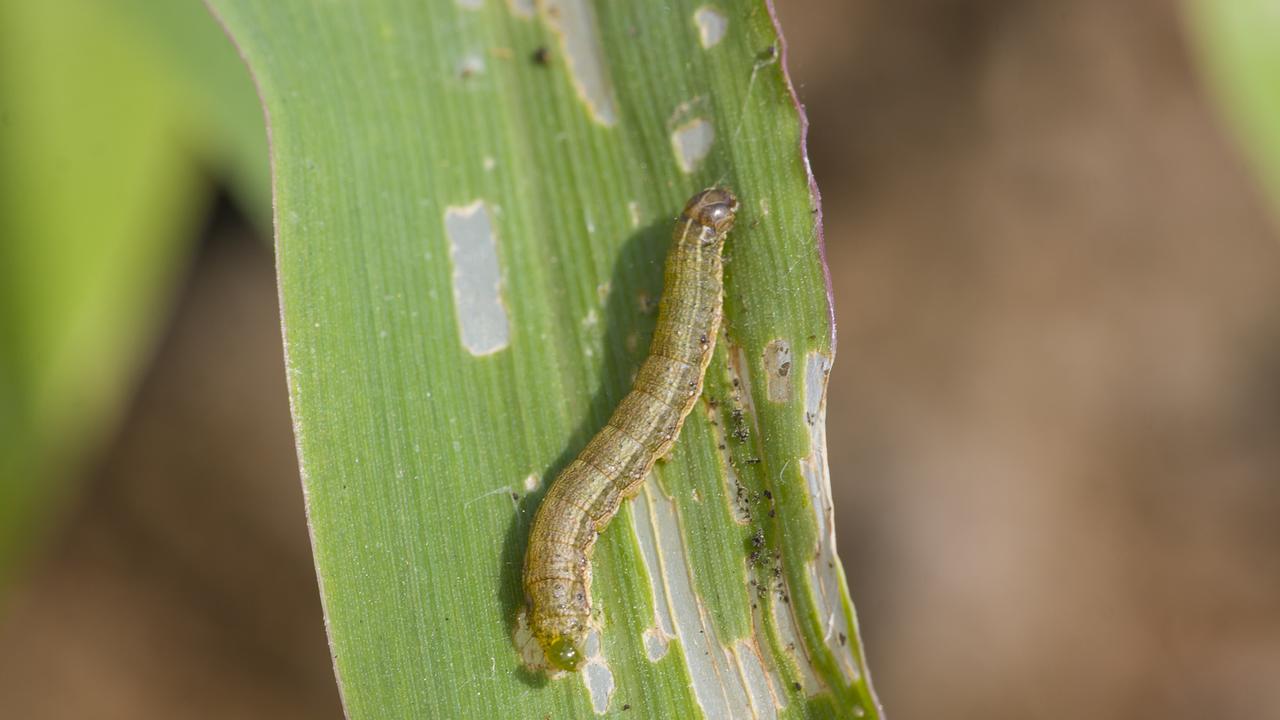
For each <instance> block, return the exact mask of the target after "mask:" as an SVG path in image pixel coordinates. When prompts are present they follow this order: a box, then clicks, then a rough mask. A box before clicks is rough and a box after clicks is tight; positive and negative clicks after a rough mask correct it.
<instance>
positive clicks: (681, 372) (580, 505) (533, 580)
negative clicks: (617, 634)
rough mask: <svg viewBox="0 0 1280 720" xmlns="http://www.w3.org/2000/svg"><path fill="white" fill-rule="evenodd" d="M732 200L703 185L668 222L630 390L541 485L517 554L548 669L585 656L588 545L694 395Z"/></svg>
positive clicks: (711, 335)
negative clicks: (547, 484) (658, 290)
mask: <svg viewBox="0 0 1280 720" xmlns="http://www.w3.org/2000/svg"><path fill="white" fill-rule="evenodd" d="M737 210H738V201H737V198H735V197H734V196H733V193H732V192H730V191H729V190H727V189H725V188H708V189H707V190H703V191H702V192H700V193H698V194H697V195H694V196H693V197H692V198H690V200H689V202H688V203H687V204H686V205H685V208H684V212H682V213H681V214H680V219H679V220H678V221H676V228H675V233H674V237H673V238H672V243H671V249H670V250H669V251H668V252H667V261H666V266H665V268H664V271H663V291H662V300H661V301H660V303H659V305H658V324H657V327H655V328H654V331H653V342H652V343H651V344H650V346H649V356H648V357H647V358H645V361H644V363H643V364H642V365H641V366H640V370H639V372H637V373H636V379H635V383H634V385H633V386H632V388H631V392H630V393H628V394H627V396H626V397H625V398H623V399H622V402H621V403H619V404H618V407H617V409H616V410H614V412H613V415H612V417H610V418H609V422H608V423H606V424H605V426H604V427H603V428H601V429H600V432H598V433H596V436H595V437H594V438H592V439H591V442H589V443H587V447H586V448H585V449H584V450H583V451H582V453H581V454H579V455H578V457H577V459H575V460H574V461H573V462H571V463H569V465H568V467H566V468H565V469H564V470H563V471H562V472H561V473H560V475H559V476H557V477H556V479H555V482H553V483H552V484H551V489H550V490H548V491H547V494H546V497H544V498H543V500H542V504H541V505H540V506H539V507H538V512H537V514H536V515H535V516H534V518H533V528H532V530H530V532H529V547H528V550H527V551H526V552H525V557H524V593H525V602H526V604H527V608H526V613H527V616H526V619H527V622H528V624H529V629H530V631H531V633H532V635H533V638H534V639H535V640H537V642H538V644H539V645H540V646H541V648H542V651H543V653H544V654H545V655H546V659H547V661H548V662H549V663H550V665H551V666H552V667H554V668H558V669H560V670H568V671H574V670H577V669H578V668H579V667H581V665H582V662H583V660H584V653H583V642H584V640H585V639H586V635H587V628H588V621H589V619H590V616H591V551H592V548H593V546H594V545H595V542H596V536H597V535H599V534H600V533H601V532H603V531H604V529H605V526H607V525H608V524H609V521H610V520H611V519H612V518H613V516H614V514H615V513H617V512H618V507H619V505H620V504H621V503H622V500H623V499H624V498H628V497H631V496H633V495H635V494H636V492H638V491H639V489H640V484H641V483H642V482H644V479H645V476H646V475H648V474H649V470H650V469H651V468H652V467H653V463H654V461H655V460H656V459H657V458H659V457H662V456H663V455H665V454H666V453H667V451H669V450H670V449H671V446H672V445H673V444H674V443H675V441H676V438H677V436H679V434H680V426H681V425H683V424H684V419H685V417H686V416H687V415H688V414H689V411H690V410H692V409H693V405H694V403H695V402H697V400H698V395H699V394H700V393H701V392H702V377H703V375H704V374H705V372H706V369H707V363H709V362H710V361H711V352H712V350H713V349H714V348H715V342H716V331H717V330H718V329H719V327H720V308H721V303H722V299H723V285H722V278H723V265H722V263H721V256H720V254H721V250H722V249H723V247H724V239H725V236H726V235H727V234H728V232H729V230H730V228H732V227H733V220H734V215H735V214H736V213H737Z"/></svg>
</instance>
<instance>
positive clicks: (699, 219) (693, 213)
mask: <svg viewBox="0 0 1280 720" xmlns="http://www.w3.org/2000/svg"><path fill="white" fill-rule="evenodd" d="M737 213H738V198H736V197H734V195H733V192H732V191H731V190H729V189H728V188H722V187H712V188H707V189H706V190H703V191H702V192H700V193H698V194H697V195H694V196H693V198H691V199H690V200H689V204H687V205H685V207H684V215H685V217H687V218H689V219H691V220H693V221H694V222H696V223H698V224H699V225H701V226H703V227H705V228H709V229H711V230H712V231H713V234H712V237H713V238H714V239H716V240H718V239H721V238H723V237H724V235H725V233H727V232H729V230H730V229H731V228H732V227H733V219H734V216H735V215H737Z"/></svg>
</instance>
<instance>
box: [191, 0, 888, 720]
mask: <svg viewBox="0 0 1280 720" xmlns="http://www.w3.org/2000/svg"><path fill="white" fill-rule="evenodd" d="M211 5H212V7H213V9H214V11H215V14H216V15H217V16H218V17H219V18H220V19H221V21H222V22H223V23H224V24H225V26H226V27H227V29H228V31H229V33H230V34H231V36H232V37H233V38H234V40H235V41H236V43H237V45H238V46H239V47H240V49H241V51H242V52H243V54H244V56H245V59H246V61H247V63H248V65H249V67H250V69H251V71H252V72H253V74H254V76H255V80H256V82H257V85H258V87H259V89H260V92H261V95H262V99H263V102H264V105H265V109H266V113H267V116H268V124H269V130H270V134H271V137H272V149H271V152H272V161H273V168H274V173H275V176H274V188H275V212H276V240H277V253H278V266H279V273H280V276H279V281H280V289H281V299H282V304H283V322H284V329H285V342H286V350H287V367H288V375H289V382H290V392H291V398H292V405H293V415H294V422H295V431H296V434H297V440H298V449H299V457H300V461H301V466H302V472H303V482H304V484H305V488H306V496H307V504H308V516H309V521H310V526H311V532H312V535H313V542H314V549H315V559H316V566H317V571H318V575H319V579H320V584H321V592H322V595H323V600H324V605H325V611H326V615H327V620H328V625H329V627H328V629H329V636H330V640H331V644H332V649H333V653H334V663H335V667H336V669H337V672H338V676H339V683H340V686H341V690H342V695H343V700H344V703H345V705H346V709H347V712H348V715H349V716H350V717H352V718H423V717H460V718H463V717H465V718H473V717H529V718H542V717H555V718H563V717H578V716H581V717H592V716H594V715H595V714H610V715H619V716H623V717H653V718H673V717H679V718H687V717H698V716H699V715H700V714H701V715H702V716H706V717H715V718H719V717H752V716H754V717H877V716H878V715H879V708H878V707H877V705H876V703H875V700H874V696H873V694H872V691H871V688H870V684H869V682H868V677H867V673H866V668H865V667H864V663H863V661H862V658H861V652H860V649H859V640H858V635H857V631H856V624H855V620H854V616H853V610H852V606H851V605H850V603H849V600H848V595H847V591H846V589H845V585H844V577H843V572H842V570H841V568H840V565H839V561H838V559H837V558H836V556H835V544H834V537H833V534H832V532H833V530H832V522H831V516H830V512H831V505H830V499H829V489H828V484H827V478H826V461H825V447H824V442H825V437H824V432H823V423H824V419H823V414H824V398H825V388H826V377H827V370H828V368H829V367H830V363H831V358H832V354H833V351H834V344H835V338H834V327H833V325H832V322H831V306H830V300H829V296H828V293H827V289H826V287H825V280H824V266H823V259H822V254H821V240H820V237H819V231H820V230H819V228H820V225H819V218H818V215H817V212H818V207H817V199H816V197H815V193H814V192H813V191H812V190H811V186H810V178H809V176H808V173H807V167H806V163H805V159H804V155H803V149H802V140H803V120H802V118H801V116H800V114H799V111H798V109H797V107H796V104H795V102H794V98H793V96H792V94H791V92H790V88H789V86H788V83H787V79H786V77H785V74H784V70H783V66H782V63H781V56H780V52H779V39H778V36H777V31H776V28H775V26H774V23H773V20H772V19H771V12H770V8H769V7H768V6H767V5H766V4H764V3H761V2H747V1H745V0H744V1H726V2H719V3H716V4H711V5H699V4H698V3H692V2H671V3H653V2H639V1H637V2H625V3H624V2H599V3H594V4H589V3H586V2H583V1H582V0H574V1H569V0H543V1H542V2H538V3H536V8H535V3H534V2H531V0H509V1H507V2H503V1H501V0H456V1H450V0H432V1H428V0H415V1H413V2H406V1H399V2H397V1H394V0H364V1H363V2H359V3H333V2H323V3H319V2H315V1H314V0H212V2H211ZM712 184H723V185H726V186H729V187H731V188H733V189H734V190H735V191H736V192H737V193H738V195H739V198H740V199H741V201H742V206H743V207H742V210H741V211H740V213H739V218H738V224H737V227H736V229H735V230H734V232H733V233H732V235H731V237H730V240H729V243H728V246H727V248H728V249H727V254H728V256H729V261H728V264H727V270H726V301H725V302H726V304H725V329H724V331H723V332H722V335H721V338H720V342H719V343H718V345H717V350H716V355H715V358H714V360H713V363H712V365H711V368H710V370H709V372H708V379H707V383H706V389H705V391H704V394H703V397H702V401H701V402H700V403H699V405H698V406H697V407H696V408H695V409H694V411H693V413H692V415H691V416H690V419H689V421H688V422H687V423H686V425H685V429H684V432H683V434H682V437H681V439H680V441H679V442H678V443H677V445H676V448H675V450H674V452H673V453H672V454H671V456H670V457H669V458H668V459H667V460H666V461H664V462H661V463H659V467H658V469H657V470H656V471H655V473H654V476H653V477H651V478H650V479H649V481H648V482H647V483H646V486H645V488H644V490H643V491H642V492H641V494H640V495H639V496H638V497H637V499H636V500H635V501H634V502H628V503H625V504H624V507H623V510H622V511H621V512H620V513H619V514H618V516H617V517H616V518H614V520H613V522H612V524H611V525H610V526H609V527H608V529H607V530H606V531H605V532H604V533H603V535H602V536H601V539H600V541H599V543H598V544H597V546H596V549H595V557H594V567H595V575H594V584H593V597H594V606H595V608H596V611H597V614H598V618H597V621H598V623H599V625H600V628H601V630H600V633H599V642H598V647H596V648H594V649H593V650H594V652H593V659H592V661H591V662H590V663H588V665H587V667H586V669H585V670H584V671H583V672H582V673H580V674H577V675H574V676H571V677H565V678H561V679H552V680H549V679H547V678H546V677H544V676H542V675H540V674H538V673H535V672H531V671H529V670H527V669H525V667H524V666H523V665H522V664H521V662H520V658H519V654H518V652H517V649H516V647H515V644H514V642H513V627H514V625H515V618H516V616H517V613H518V612H519V609H520V606H521V603H522V592H521V584H520V569H521V562H522V558H523V554H524V548H525V543H526V540H527V533H528V527H529V523H530V520H531V518H532V515H533V512H534V510H535V509H536V507H537V503H538V501H539V499H540V498H541V496H542V494H543V493H544V492H545V489H546V487H547V484H548V483H549V482H550V481H551V479H552V478H554V476H555V474H556V473H557V472H558V471H559V470H560V469H561V468H563V467H564V466H565V465H566V464H567V463H568V462H569V461H570V460H571V459H572V458H573V456H574V455H576V454H577V452H578V451H580V450H581V449H582V447H583V445H584V444H585V443H586V441H587V440H588V439H589V438H590V437H591V435H592V434H594V432H595V431H596V430H597V429H598V428H599V427H600V426H601V424H602V423H603V422H604V420H605V419H606V418H607V416H608V414H609V412H610V410H611V409H612V408H613V406H614V405H615V404H616V403H617V401H618V400H619V399H620V398H621V397H622V396H623V395H624V394H625V393H626V391H627V389H628V387H629V384H630V380H631V375H632V373H633V372H634V370H635V369H636V367H638V365H639V363H640V361H641V359H642V358H643V355H644V353H645V350H646V348H647V346H648V340H649V336H650V334H651V332H652V328H653V324H654V320H655V318H654V306H655V301H656V299H657V297H658V296H659V293H660V292H661V263H662V259H663V257H664V255H665V252H666V249H667V244H668V239H669V237H670V233H671V229H672V224H673V220H674V217H675V215H676V214H677V213H678V212H679V210H680V208H681V206H682V205H683V203H684V201H685V200H686V199H687V198H688V197H689V196H690V195H691V194H692V193H693V192H694V191H696V190H699V189H701V188H703V187H706V186H709V185H712Z"/></svg>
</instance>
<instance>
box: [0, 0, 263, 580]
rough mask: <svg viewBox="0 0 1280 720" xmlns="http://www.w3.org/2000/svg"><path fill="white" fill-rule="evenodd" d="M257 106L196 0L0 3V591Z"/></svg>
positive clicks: (248, 134) (144, 335)
mask: <svg viewBox="0 0 1280 720" xmlns="http://www.w3.org/2000/svg"><path fill="white" fill-rule="evenodd" d="M213 180H216V181H219V182H223V183H225V184H226V185H227V186H228V187H230V188H231V189H232V190H231V192H232V193H233V195H234V196H235V197H236V199H237V201H238V203H239V204H240V205H241V206H242V207H244V208H245V209H246V212H248V213H249V214H250V215H251V216H253V217H254V218H255V219H256V220H257V221H258V222H259V223H261V224H262V227H263V228H264V230H265V229H266V228H267V222H268V219H269V212H270V197H269V189H268V182H269V181H268V174H267V166H266V141H265V134H264V131H263V122H262V114H261V110H260V109H259V107H258V103H257V100H256V98H255V95H254V91H253V87H252V84H251V81H250V79H249V77H248V74H247V72H246V71H245V69H244V67H243V64H242V63H241V62H240V60H239V58H238V57H236V53H235V50H234V48H233V47H232V46H231V44H230V43H229V42H228V41H227V39H226V37H225V35H224V34H223V33H222V32H221V31H220V29H219V28H218V26H217V25H216V23H214V22H213V21H212V20H211V18H210V17H209V15H208V12H207V10H206V9H205V7H204V6H203V5H202V4H201V3H200V2H198V0H181V1H180V2H159V3H156V2H144V0H109V1H105V2H104V1H99V0H41V1H39V2H22V1H12V2H4V3H0V592H3V590H4V589H5V588H6V586H7V585H8V582H9V580H10V578H11V576H12V573H13V572H14V569H15V566H16V565H18V564H19V563H20V561H21V559H22V558H23V557H24V556H25V555H26V554H27V553H28V552H29V551H30V550H31V549H32V547H33V546H34V544H35V543H36V542H37V541H38V539H39V538H40V537H41V536H42V534H43V533H44V531H45V528H46V527H47V525H48V523H49V522H50V521H51V520H53V519H54V518H56V516H57V509H58V508H59V507H60V506H61V502H60V501H61V500H62V499H63V498H65V497H67V495H68V490H69V488H70V484H69V483H70V481H71V479H72V478H74V476H75V474H76V472H77V471H78V470H80V469H81V468H83V466H84V460H85V459H86V455H87V453H90V452H92V451H93V450H94V449H95V448H96V447H100V444H101V442H102V440H103V439H104V438H105V437H106V436H107V435H109V433H110V432H111V428H112V427H113V426H114V423H115V421H116V419H117V418H118V417H119V416H120V414H121V412H122V410H123V407H124V406H125V405H126V404H127V402H128V400H129V396H130V391H131V390H132V388H133V387H134V385H135V384H136V380H137V377H138V373H139V370H140V368H141V366H142V365H143V364H144V363H145V361H146V358H147V354H148V349H149V348H150V347H151V346H152V345H153V344H154V342H155V339H156V336H157V333H158V331H159V330H160V328H161V326H162V324H163V322H164V320H165V319H166V318H167V317H168V315H169V314H170V312H171V307H172V301H173V294H174V290H175V286H176V285H177V283H178V282H179V281H180V279H181V277H182V274H183V271H184V269H185V267H186V266H187V265H188V263H189V260H190V257H191V255H192V252H193V249H194V248H193V247H192V237H193V236H194V234H195V231H196V230H197V229H198V228H199V226H200V224H201V223H202V222H203V221H204V217H205V214H206V212H207V209H208V206H209V201H210V198H211V197H212V192H211V181H213Z"/></svg>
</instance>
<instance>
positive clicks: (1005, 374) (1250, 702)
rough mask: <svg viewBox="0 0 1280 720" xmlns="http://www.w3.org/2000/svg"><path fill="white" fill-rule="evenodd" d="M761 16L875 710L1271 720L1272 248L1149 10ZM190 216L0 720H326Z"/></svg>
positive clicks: (36, 591) (283, 503)
mask: <svg viewBox="0 0 1280 720" xmlns="http://www.w3.org/2000/svg"><path fill="white" fill-rule="evenodd" d="M780 4H782V5H784V7H783V8H781V10H782V13H783V22H784V27H785V28H786V29H787V33H788V38H789V41H790V45H791V50H790V64H791V69H792V72H793V76H794V78H795V80H796V82H797V84H798V85H799V89H800V94H801V96H802V98H803V99H804V100H805V102H806V103H807V105H808V110H809V116H810V120H811V122H812V130H811V135H810V151H811V155H812V162H813V166H814V170H815V172H816V174H817V176H818V180H819V183H820V185H821V187H822V189H823V199H824V204H825V211H826V219H827V226H826V236H827V243H828V255H829V259H830V262H831V270H832V277H833V282H834V284H835V289H836V306H837V307H836V310H837V319H838V322H839V327H840V334H839V340H840V342H839V354H838V358H837V362H836V366H835V371H834V374H833V376H832V379H831V386H830V413H829V417H828V422H829V426H830V427H829V434H830V439H831V465H832V475H833V483H834V485H835V488H834V491H835V498H836V502H837V510H836V512H837V516H838V517H837V519H838V522H839V539H840V545H841V553H842V556H843V559H844V562H845V568H846V572H847V573H848V577H849V584H850V588H851V591H852V593H853V597H854V600H855V602H856V603H857V606H858V610H859V615H860V620H861V624H862V632H863V636H864V640H865V642H866V645H867V652H868V655H869V661H870V664H871V667H872V672H873V677H874V679H875V684H876V687H877V689H878V691H879V694H880V697H881V700H882V701H883V702H884V705H885V708H886V710H887V712H888V715H889V716H890V717H892V718H896V719H897V720H904V719H906V718H934V717H948V718H1011V719H1012V718H1019V719H1021V718H1058V717H1068V716H1087V717H1092V718H1099V719H1108V718H1116V719H1120V718H1135V717H1161V718H1164V719H1165V720H1174V719H1177V718H1203V717H1213V718H1241V719H1245V718H1262V717H1280V552H1278V551H1280V442H1277V438H1280V236H1278V235H1277V232H1276V225H1275V224H1274V223H1272V222H1271V221H1270V218H1269V217H1268V215H1267V212H1266V207H1265V206H1264V203H1263V199H1262V197H1261V194H1260V192H1259V191H1258V189H1257V188H1256V187H1255V185H1254V184H1253V181H1252V179H1251V177H1250V175H1249V174H1248V172H1247V170H1246V168H1245V167H1244V164H1243V162H1242V161H1241V159H1240V158H1239V157H1238V155H1237V152H1236V149H1235V147H1234V146H1233V145H1232V142H1231V141H1230V139H1229V137H1228V135H1227V133H1226V132H1225V130H1224V127H1223V123H1222V122H1221V120H1220V118H1219V116H1218V115H1217V113H1216V112H1215V110H1214V108H1213V106H1212V104H1211V102H1210V100H1209V98H1208V96H1207V94H1206V91H1205V89H1204V88H1203V87H1202V83H1201V81H1200V78H1199V77H1198V76H1197V71H1196V66H1195V62H1194V58H1193V56H1192V53H1191V51H1190V49H1189V47H1188V43H1187V39H1186V37H1185V33H1184V32H1183V28H1182V27H1181V25H1180V22H1181V19H1180V17H1179V16H1178V14H1177V6H1176V5H1175V4H1172V3H1164V2H1156V1H1155V0H1140V1H1138V2H1115V1H1114V0H1082V1H1077V2H1012V1H1008V0H985V1H984V0H918V1H915V2H892V1H889V0H880V1H877V2H870V1H867V0H850V1H849V2H839V1H838V0H837V1H835V2H831V1H824V0H782V2H781V3H780ZM211 216H212V217H213V218H214V219H213V220H212V221H211V223H210V226H209V228H208V230H207V232H206V234H205V236H204V237H203V238H202V239H201V243H202V245H201V251H200V253H199V258H198V262H197V264H196V265H195V267H194V268H193V269H192V271H191V277H190V280H189V282H188V284H187V287H186V289H185V292H184V297H183V298H182V301H181V305H180V307H179V309H178V311H177V313H176V314H175V316H174V318H173V321H172V327H171V330H170V331H169V333H168V337H167V338H166V339H165V341H164V342H163V344H162V345H161V347H160V348H159V349H158V351H157V354H156V356H155V358H154V360H153V363H152V367H151V370H150V373H149V374H148V376H147V378H146V379H145V381H144V383H143V385H142V387H141V389H140V392H139V394H138V396H137V398H136V400H135V404H134V407H133V409H132V411H131V413H130V417H129V419H128V422H127V424H126V425H125V427H123V428H122V429H121V430H120V432H119V435H118V437H117V438H116V439H115V441H114V443H113V444H112V446H111V447H109V448H107V449H105V450H104V451H103V453H102V454H101V456H100V458H99V461H98V462H97V463H96V466H95V467H94V468H92V469H91V470H90V471H89V472H88V477H87V480H86V482H87V483H88V485H89V486H90V488H91V489H90V491H89V492H87V493H86V494H85V496H84V498H83V500H82V502H81V504H80V506H79V507H78V509H77V510H76V511H75V512H74V513H73V515H72V517H71V518H70V519H69V522H68V523H67V525H66V527H65V528H64V529H63V531H62V532H61V533H60V536H59V538H58V539H57V540H56V542H55V543H54V544H53V546H52V547H51V548H50V549H49V550H48V551H47V552H46V553H45V554H44V555H43V556H42V557H41V558H39V560H38V562H37V564H36V566H35V568H34V570H33V573H32V575H31V577H30V578H29V580H28V582H27V583H26V584H25V585H23V586H22V587H20V588H19V589H18V590H17V592H16V595H15V597H14V598H13V599H12V603H11V610H10V612H9V614H8V615H7V616H6V617H5V618H3V619H2V620H0V647H5V648H6V652H5V653H2V654H0V697H4V698H5V699H6V705H7V707H9V708H10V709H11V710H12V711H13V717H21V718H34V719H42V718H70V717H92V718H162V717H163V718H167V717H184V718H205V717H207V718H214V717H219V718H221V717H238V718H338V717H341V710H340V707H339V705H338V698H337V693H336V690H335V689H334V685H333V680H332V675H331V670H330V665H329V658H328V653H327V647H326V644H325V639H324V632H323V625H322V619H321V615H320V609H319V601H318V598H317V595H316V590H315V580H314V575H313V571H312V566H311V559H310V554H309V548H308V544H307V537H306V528H305V522H304V517H303V509H302V498H301V491H300V489H299V484H298V479H297V471H296V465H295V461H294V455H293V443H292V438H291V434H290V423H289V418H288V405H287V398H286V394H285V387H284V371H283V367H282V363H281V353H280V340H279V327H278V319H277V315H276V306H275V302H276V300H275V288H274V283H273V279H274V278H273V268H272V261H271V256H270V253H269V251H268V250H267V249H266V245H265V244H264V242H263V241H262V240H261V239H260V238H256V237H253V236H252V235H250V231H249V230H247V229H246V225H245V223H243V222H241V221H239V220H238V219H237V216H236V214H235V212H234V211H233V210H232V209H230V208H228V207H227V206H225V205H224V204H218V205H217V207H215V209H214V210H213V211H212V212H211ZM211 361H212V362H211ZM192 428H199V432H194V433H193V432H191V429H192ZM160 436H163V437H166V438H167V440H166V441H163V442H156V441H155V438H156V437H160ZM175 508H182V509H183V511H184V512H186V513H187V514H186V516H185V517H182V519H181V522H180V523H175V522H174V517H176V515H175V511H174V509H175Z"/></svg>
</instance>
